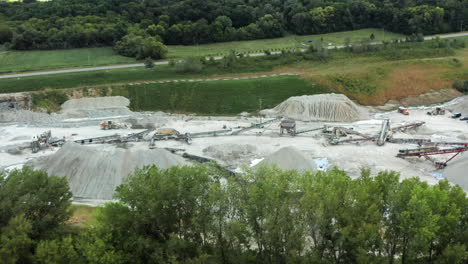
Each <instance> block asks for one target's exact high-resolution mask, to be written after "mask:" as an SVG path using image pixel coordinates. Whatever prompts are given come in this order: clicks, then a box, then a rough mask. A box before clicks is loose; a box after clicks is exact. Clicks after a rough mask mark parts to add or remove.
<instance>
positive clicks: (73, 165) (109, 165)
mask: <svg viewBox="0 0 468 264" xmlns="http://www.w3.org/2000/svg"><path fill="white" fill-rule="evenodd" d="M150 164H154V165H156V166H157V167H159V168H163V169H166V168H169V167H172V166H177V165H186V164H188V163H187V162H186V161H185V160H184V159H183V158H182V157H179V156H177V155H174V154H172V153H170V152H169V151H166V150H164V149H146V148H140V149H134V150H132V149H123V148H117V147H116V146H112V145H95V146H82V145H78V144H75V143H67V144H65V145H64V146H63V147H62V148H61V149H60V150H59V151H57V152H56V153H55V154H52V155H49V156H45V157H40V158H38V159H36V160H34V161H32V162H29V163H28V164H27V165H28V166H31V167H33V168H35V169H40V170H43V171H46V172H47V173H48V174H49V175H57V176H65V177H67V179H68V183H69V185H70V189H71V191H72V192H73V195H74V196H75V197H79V198H88V199H103V200H109V199H112V196H113V194H114V190H115V188H116V187H117V186H119V185H120V184H121V183H122V182H123V180H124V179H125V178H126V177H127V175H128V174H131V173H133V172H134V171H135V169H136V168H142V167H143V166H145V165H150Z"/></svg>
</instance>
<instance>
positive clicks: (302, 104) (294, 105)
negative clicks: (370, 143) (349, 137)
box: [260, 94, 368, 121]
mask: <svg viewBox="0 0 468 264" xmlns="http://www.w3.org/2000/svg"><path fill="white" fill-rule="evenodd" d="M260 113H261V114H263V115H266V116H271V117H277V116H282V117H288V118H292V119H295V120H301V121H356V120H360V119H364V118H366V117H368V114H367V110H366V109H365V108H363V107H361V106H359V105H357V104H355V103H354V102H353V101H351V100H350V99H349V98H348V97H346V96H345V95H343V94H317V95H303V96H295V97H290V98H288V99H287V100H286V101H284V102H282V103H281V104H279V105H277V106H276V107H275V108H273V109H265V110H262V111H260Z"/></svg>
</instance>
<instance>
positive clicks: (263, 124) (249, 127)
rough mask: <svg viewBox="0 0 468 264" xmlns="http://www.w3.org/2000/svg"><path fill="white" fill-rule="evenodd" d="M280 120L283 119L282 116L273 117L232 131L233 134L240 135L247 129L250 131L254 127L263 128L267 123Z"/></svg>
mask: <svg viewBox="0 0 468 264" xmlns="http://www.w3.org/2000/svg"><path fill="white" fill-rule="evenodd" d="M278 120H281V117H277V118H273V119H270V120H267V121H264V122H261V123H256V124H251V125H250V126H248V127H243V128H241V129H239V130H236V131H234V132H232V135H239V134H240V133H243V132H245V131H248V130H251V129H254V128H263V127H265V125H267V124H270V123H273V122H275V121H278Z"/></svg>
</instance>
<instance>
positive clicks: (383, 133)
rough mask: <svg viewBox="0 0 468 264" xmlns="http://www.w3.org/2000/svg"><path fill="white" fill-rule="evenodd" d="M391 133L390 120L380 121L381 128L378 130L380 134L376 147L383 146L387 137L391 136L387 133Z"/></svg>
mask: <svg viewBox="0 0 468 264" xmlns="http://www.w3.org/2000/svg"><path fill="white" fill-rule="evenodd" d="M389 132H391V130H390V120H389V119H384V120H383V121H382V127H381V128H380V134H379V137H378V139H377V146H383V145H384V144H385V142H386V141H387V139H388V137H389V136H391V135H389V134H391V133H389Z"/></svg>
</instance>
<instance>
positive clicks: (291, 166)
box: [255, 146, 317, 172]
mask: <svg viewBox="0 0 468 264" xmlns="http://www.w3.org/2000/svg"><path fill="white" fill-rule="evenodd" d="M262 165H269V166H277V167H278V168H280V169H282V170H296V171H299V172H301V171H315V170H317V166H316V165H315V162H314V161H313V160H312V158H308V157H306V156H305V155H304V153H302V152H301V151H300V150H298V149H297V148H295V147H291V146H290V147H284V148H281V149H279V150H278V151H276V152H274V153H272V154H270V155H269V156H267V157H265V159H263V160H262V161H261V162H260V163H258V164H257V165H255V167H259V166H262Z"/></svg>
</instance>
